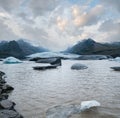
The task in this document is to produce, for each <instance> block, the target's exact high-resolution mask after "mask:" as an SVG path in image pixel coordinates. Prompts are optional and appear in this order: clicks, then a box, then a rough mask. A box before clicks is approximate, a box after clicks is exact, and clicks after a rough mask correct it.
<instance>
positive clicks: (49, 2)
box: [29, 0, 59, 16]
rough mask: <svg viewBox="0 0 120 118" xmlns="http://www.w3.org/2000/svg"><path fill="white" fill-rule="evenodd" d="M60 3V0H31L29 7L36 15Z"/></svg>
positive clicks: (48, 10) (50, 9)
mask: <svg viewBox="0 0 120 118" xmlns="http://www.w3.org/2000/svg"><path fill="white" fill-rule="evenodd" d="M58 3H59V0H36V1H35V0H31V1H30V3H29V9H30V10H31V11H32V13H33V15H34V16H39V15H43V14H44V13H46V12H50V11H52V10H53V9H55V7H56V6H57V5H58Z"/></svg>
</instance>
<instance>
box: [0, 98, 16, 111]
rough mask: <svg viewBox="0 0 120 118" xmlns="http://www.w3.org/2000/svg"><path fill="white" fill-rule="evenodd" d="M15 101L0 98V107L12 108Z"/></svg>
mask: <svg viewBox="0 0 120 118" xmlns="http://www.w3.org/2000/svg"><path fill="white" fill-rule="evenodd" d="M14 105H15V103H14V102H11V101H10V100H2V101H0V107H1V108H3V109H12V108H13V107H14Z"/></svg>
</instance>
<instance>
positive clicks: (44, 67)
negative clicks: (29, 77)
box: [33, 65, 57, 70]
mask: <svg viewBox="0 0 120 118" xmlns="http://www.w3.org/2000/svg"><path fill="white" fill-rule="evenodd" d="M54 68H57V66H54V65H50V66H36V67H33V69H34V70H46V69H54Z"/></svg>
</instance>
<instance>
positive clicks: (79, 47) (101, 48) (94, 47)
mask: <svg viewBox="0 0 120 118" xmlns="http://www.w3.org/2000/svg"><path fill="white" fill-rule="evenodd" d="M65 52H68V53H74V54H79V55H111V56H112V57H117V56H120V42H114V43H100V42H95V41H94V40H93V39H91V38H89V39H84V40H82V41H79V42H78V43H77V44H75V45H73V46H72V47H69V48H68V49H66V50H65Z"/></svg>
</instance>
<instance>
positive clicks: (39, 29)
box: [0, 0, 120, 49]
mask: <svg viewBox="0 0 120 118" xmlns="http://www.w3.org/2000/svg"><path fill="white" fill-rule="evenodd" d="M109 1H110V2H109ZM118 6H119V0H104V1H103V0H101V1H98V2H97V1H96V0H85V1H80V0H0V27H1V29H0V34H1V35H0V40H6V39H8V40H12V39H18V38H26V39H28V40H30V41H31V42H33V43H34V42H35V43H37V44H39V45H42V46H45V47H50V48H51V49H62V48H66V47H67V46H68V45H72V44H73V43H75V42H76V41H79V40H81V39H83V38H89V37H90V38H93V39H94V40H96V41H104V42H105V41H119V40H120V39H119V34H120V28H119V26H120V24H119V22H120V20H119V19H120V16H119V15H118V11H119V7H118Z"/></svg>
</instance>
